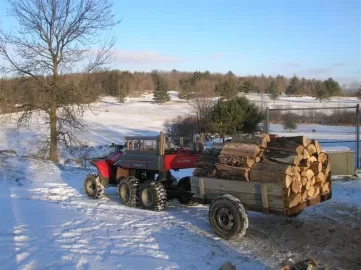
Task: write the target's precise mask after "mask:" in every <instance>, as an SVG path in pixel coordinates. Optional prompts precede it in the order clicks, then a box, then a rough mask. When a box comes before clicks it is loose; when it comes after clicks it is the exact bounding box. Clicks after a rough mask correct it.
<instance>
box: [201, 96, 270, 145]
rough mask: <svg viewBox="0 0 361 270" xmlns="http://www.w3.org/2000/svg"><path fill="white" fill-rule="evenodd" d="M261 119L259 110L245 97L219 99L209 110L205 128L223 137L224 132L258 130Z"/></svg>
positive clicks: (261, 115)
mask: <svg viewBox="0 0 361 270" xmlns="http://www.w3.org/2000/svg"><path fill="white" fill-rule="evenodd" d="M262 119H263V114H262V113H261V111H260V110H259V109H258V108H257V106H256V105H255V104H254V103H252V102H250V101H249V100H248V99H247V98H246V97H235V98H232V99H230V100H225V99H219V100H218V101H217V102H216V103H215V104H214V105H213V106H212V108H211V110H210V112H209V118H208V119H207V123H208V128H207V129H208V130H209V131H210V132H216V133H218V134H220V135H221V136H222V138H224V136H225V135H226V134H229V135H231V134H234V133H237V132H255V131H258V124H259V123H260V121H261V120H262Z"/></svg>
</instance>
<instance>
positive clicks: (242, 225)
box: [209, 194, 248, 240]
mask: <svg viewBox="0 0 361 270" xmlns="http://www.w3.org/2000/svg"><path fill="white" fill-rule="evenodd" d="M209 223H210V224H211V228H212V230H213V232H214V233H215V234H216V235H217V236H219V237H221V238H223V239H226V240H236V239H238V238H241V237H242V236H244V235H245V234H246V231H247V228H248V216H247V211H246V209H245V208H244V206H243V205H242V203H241V201H240V200H239V199H237V198H235V197H234V196H232V195H228V194H227V195H222V196H219V197H217V198H216V199H214V200H213V201H212V203H211V205H210V206H209Z"/></svg>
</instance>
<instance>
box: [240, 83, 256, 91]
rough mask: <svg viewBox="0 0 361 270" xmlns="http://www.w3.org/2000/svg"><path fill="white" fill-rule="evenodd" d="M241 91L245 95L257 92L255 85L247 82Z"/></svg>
mask: <svg viewBox="0 0 361 270" xmlns="http://www.w3.org/2000/svg"><path fill="white" fill-rule="evenodd" d="M241 91H243V92H245V93H251V92H257V89H256V87H255V85H254V84H253V83H252V82H250V81H245V82H244V83H243V85H242V86H241Z"/></svg>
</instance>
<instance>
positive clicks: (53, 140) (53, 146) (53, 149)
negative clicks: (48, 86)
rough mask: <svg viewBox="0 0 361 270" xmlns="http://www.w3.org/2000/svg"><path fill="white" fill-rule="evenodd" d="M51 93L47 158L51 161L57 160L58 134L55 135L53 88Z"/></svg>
mask: <svg viewBox="0 0 361 270" xmlns="http://www.w3.org/2000/svg"><path fill="white" fill-rule="evenodd" d="M52 91H53V93H52V96H51V106H50V113H49V116H50V153H49V159H50V160H51V161H54V162H56V161H58V149H57V148H58V138H57V137H58V136H57V128H56V122H57V121H56V120H57V119H56V107H57V104H56V96H55V89H52Z"/></svg>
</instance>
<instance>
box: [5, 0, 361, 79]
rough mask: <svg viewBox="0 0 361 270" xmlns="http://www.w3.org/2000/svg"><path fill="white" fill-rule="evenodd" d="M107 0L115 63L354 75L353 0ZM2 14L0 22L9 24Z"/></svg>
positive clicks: (359, 41) (358, 11) (359, 26)
mask: <svg viewBox="0 0 361 270" xmlns="http://www.w3.org/2000/svg"><path fill="white" fill-rule="evenodd" d="M1 1H4V0H0V2H1ZM114 3H115V11H116V12H117V13H118V16H119V18H122V19H123V20H122V22H121V23H120V24H119V25H118V26H116V27H115V28H114V31H112V34H113V35H115V36H116V37H117V44H116V48H117V52H116V57H117V68H119V69H126V70H131V71H134V70H138V71H150V70H152V69H160V70H172V69H177V70H184V71H196V70H200V71H204V70H209V71H211V72H222V73H225V72H227V71H229V70H231V71H233V72H234V73H235V74H237V75H260V74H262V73H263V74H265V75H266V76H267V75H277V74H282V75H285V76H292V75H293V74H296V75H298V76H304V77H315V78H327V77H330V76H331V77H334V78H335V79H337V80H339V81H340V82H341V83H349V82H352V81H361V0H340V1H336V0H302V1H301V0H298V1H296V0H273V1H267V0H263V1H262V0H259V1H242V0H233V1H231V0H222V1H214V0H208V1H204V0H193V1H189V0H182V1H169V0H168V1H166V0H154V1H149V0H141V1H140V0H132V1H115V0H114ZM1 6H2V7H4V5H1ZM4 15H5V11H4V10H3V9H1V10H0V27H5V28H8V27H11V23H12V21H11V20H9V19H7V18H5V17H4Z"/></svg>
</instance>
